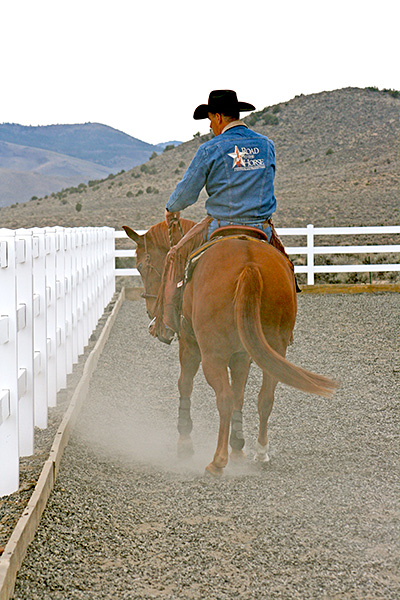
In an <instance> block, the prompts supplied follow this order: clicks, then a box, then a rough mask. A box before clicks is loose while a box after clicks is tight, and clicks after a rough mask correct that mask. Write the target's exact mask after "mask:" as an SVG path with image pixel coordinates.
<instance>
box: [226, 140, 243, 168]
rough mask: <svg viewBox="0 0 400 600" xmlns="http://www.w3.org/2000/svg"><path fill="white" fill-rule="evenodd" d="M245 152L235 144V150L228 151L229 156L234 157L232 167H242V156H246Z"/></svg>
mask: <svg viewBox="0 0 400 600" xmlns="http://www.w3.org/2000/svg"><path fill="white" fill-rule="evenodd" d="M245 154H246V153H245V152H240V150H239V148H238V147H237V146H235V152H230V153H229V152H228V156H230V157H231V158H233V165H232V169H234V168H235V167H240V166H241V165H242V156H244V155H245Z"/></svg>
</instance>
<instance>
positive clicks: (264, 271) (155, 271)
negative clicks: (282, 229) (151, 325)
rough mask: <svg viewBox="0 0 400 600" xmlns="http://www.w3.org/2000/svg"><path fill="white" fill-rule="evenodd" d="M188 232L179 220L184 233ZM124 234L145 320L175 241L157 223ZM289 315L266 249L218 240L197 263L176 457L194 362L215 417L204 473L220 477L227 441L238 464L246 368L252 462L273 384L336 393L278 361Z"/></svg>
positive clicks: (288, 295) (187, 307)
mask: <svg viewBox="0 0 400 600" xmlns="http://www.w3.org/2000/svg"><path fill="white" fill-rule="evenodd" d="M193 225H194V223H193V222H192V221H187V220H185V219H181V226H182V228H183V232H184V233H185V232H187V231H188V230H189V229H190V228H191V227H192V226H193ZM125 231H126V232H127V234H128V235H129V237H131V238H132V239H133V240H134V241H135V242H136V244H137V264H138V269H139V271H140V274H141V276H142V280H143V284H144V288H145V293H144V296H145V298H146V305H147V312H148V315H149V317H152V316H153V314H154V308H155V302H156V296H157V292H158V289H159V286H160V282H161V274H162V271H163V266H164V261H165V257H166V254H167V252H168V251H169V249H170V246H171V244H175V243H177V241H178V240H179V237H180V236H179V235H178V231H177V230H176V227H174V233H173V234H172V236H171V235H170V236H169V235H168V228H167V225H166V223H165V222H162V223H158V224H157V225H154V226H153V227H151V228H150V229H149V230H148V232H147V233H146V234H145V235H142V236H141V235H139V234H137V233H136V232H135V231H133V230H132V229H130V228H128V227H126V228H125ZM296 310H297V303H296V290H295V281H294V276H293V271H292V270H291V269H290V266H289V264H288V262H287V260H286V258H285V257H284V256H283V255H282V254H281V253H280V252H279V251H278V250H276V249H275V248H273V247H272V246H271V245H270V244H268V243H266V242H262V241H259V240H256V239H249V238H244V239H240V238H234V239H232V238H226V239H224V238H222V239H221V240H220V241H219V242H218V243H216V244H215V245H213V246H212V247H210V248H209V249H208V250H207V251H206V252H205V253H204V254H203V255H202V256H201V257H200V259H199V260H198V262H197V265H196V268H195V269H194V271H193V275H192V277H191V280H190V281H189V282H188V283H187V284H186V287H185V290H184V294H183V305H182V326H181V332H180V339H179V359H180V365H181V371H180V376H179V380H178V389H179V394H180V405H179V420H178V431H179V433H180V438H179V444H178V450H179V449H180V450H181V451H183V449H184V450H186V451H187V452H191V451H192V446H191V438H190V433H191V430H192V421H191V418H190V396H191V393H192V389H193V379H194V377H195V375H196V373H197V370H198V368H199V365H200V362H201V363H202V368H203V372H204V375H205V378H206V380H207V382H208V383H209V384H210V386H211V387H212V388H213V389H214V391H215V395H216V400H217V408H218V412H219V416H220V426H219V434H218V444H217V449H216V452H215V455H214V458H213V460H212V462H211V463H210V464H209V465H208V466H207V467H206V470H207V471H208V472H210V473H211V474H213V475H221V474H222V472H223V468H224V467H225V466H226V464H227V462H228V441H229V442H230V445H231V447H232V454H231V456H232V458H238V457H241V456H243V452H242V448H243V446H244V439H243V431H242V406H243V399H244V390H245V385H246V380H247V376H248V372H249V368H250V362H251V360H253V361H254V362H255V363H256V364H257V365H258V366H259V367H260V368H261V369H262V372H263V381H262V386H261V390H260V392H259V395H258V413H259V419H260V423H259V435H258V441H257V452H256V456H255V460H257V461H259V462H265V461H268V460H269V458H268V454H267V449H268V446H267V442H268V439H267V423H268V418H269V415H270V413H271V410H272V406H273V402H274V391H275V387H276V385H277V383H278V381H281V382H282V383H285V384H287V385H290V386H293V387H295V388H297V389H300V390H303V391H305V392H311V393H314V394H319V395H321V396H330V395H331V394H332V393H333V391H334V389H335V388H336V387H337V386H336V383H335V382H334V381H332V380H330V379H328V378H326V377H323V376H320V375H316V374H314V373H310V372H308V371H306V370H304V369H302V368H299V367H296V366H295V365H293V364H292V363H290V362H289V361H287V360H286V359H285V354H286V349H287V346H288V344H289V341H290V339H291V336H292V331H293V328H294V324H295V319H296ZM229 372H230V377H229ZM230 430H231V435H230V439H229V432H230Z"/></svg>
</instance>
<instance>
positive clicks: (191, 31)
mask: <svg viewBox="0 0 400 600" xmlns="http://www.w3.org/2000/svg"><path fill="white" fill-rule="evenodd" d="M396 5H397V2H396V1H395V0H380V2H376V1H374V2H372V1H370V0H363V1H359V0H354V1H353V0H347V1H343V0H334V1H331V2H325V1H324V0H302V1H300V0H297V1H293V0H274V2H267V1H261V0H248V1H247V2H246V1H244V0H243V1H242V2H239V1H237V0H230V1H229V2H218V1H217V0H200V1H199V2H195V3H194V2H191V1H190V0H169V1H167V0H165V1H164V2H159V1H158V0H152V1H146V0H140V1H137V0H130V1H128V0H113V1H109V0H108V1H107V2H106V1H104V0H96V1H94V0H79V1H78V0H68V2H66V1H64V0H4V1H3V2H2V3H1V7H0V23H1V27H0V57H1V71H0V72H1V75H0V77H1V79H0V81H1V88H0V90H1V93H0V123H20V124H22V125H50V124H54V123H60V124H66V123H85V122H89V121H90V122H98V123H103V124H105V125H109V126H111V127H114V128H116V129H119V130H121V131H124V132H125V133H128V134H130V135H132V136H134V137H136V138H139V139H141V140H144V141H146V142H150V143H153V144H156V143H158V142H166V141H170V140H181V141H186V140H189V139H191V138H192V136H193V134H194V133H196V132H197V131H200V133H202V134H203V133H207V132H208V131H209V125H208V120H205V121H194V120H193V111H194V109H195V108H196V106H197V105H198V104H202V103H206V102H207V99H208V94H209V92H210V91H211V90H212V89H226V88H227V89H234V90H236V92H237V94H238V97H239V100H242V101H245V102H250V103H252V104H254V105H255V106H256V109H257V110H260V109H262V108H264V107H265V106H268V105H271V104H276V103H278V102H285V101H288V100H290V99H292V98H293V97H294V96H296V95H298V94H311V93H317V92H322V91H324V90H334V89H338V88H342V87H348V86H352V87H367V86H377V87H378V88H380V89H382V88H393V89H397V90H400V66H399V64H400V52H399V45H398V35H399V33H398V31H399V21H400V20H399V10H398V9H397V8H396Z"/></svg>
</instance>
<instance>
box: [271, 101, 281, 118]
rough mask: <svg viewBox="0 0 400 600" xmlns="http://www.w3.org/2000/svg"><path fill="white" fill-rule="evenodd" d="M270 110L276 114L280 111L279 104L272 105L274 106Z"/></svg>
mask: <svg viewBox="0 0 400 600" xmlns="http://www.w3.org/2000/svg"><path fill="white" fill-rule="evenodd" d="M272 112H273V114H274V115H276V113H278V112H281V107H280V106H279V104H277V105H276V106H274V108H273V109H272Z"/></svg>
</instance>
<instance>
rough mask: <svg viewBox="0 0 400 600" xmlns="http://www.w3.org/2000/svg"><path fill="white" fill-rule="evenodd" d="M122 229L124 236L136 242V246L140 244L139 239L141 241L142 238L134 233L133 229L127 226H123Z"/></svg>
mask: <svg viewBox="0 0 400 600" xmlns="http://www.w3.org/2000/svg"><path fill="white" fill-rule="evenodd" d="M122 229H123V230H124V231H125V233H126V235H127V236H128V237H130V238H131V240H133V241H134V242H136V244H140V242H141V239H142V237H143V236H141V235H139V234H138V233H136V231H134V230H133V229H131V228H130V227H128V226H127V225H123V226H122Z"/></svg>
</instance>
